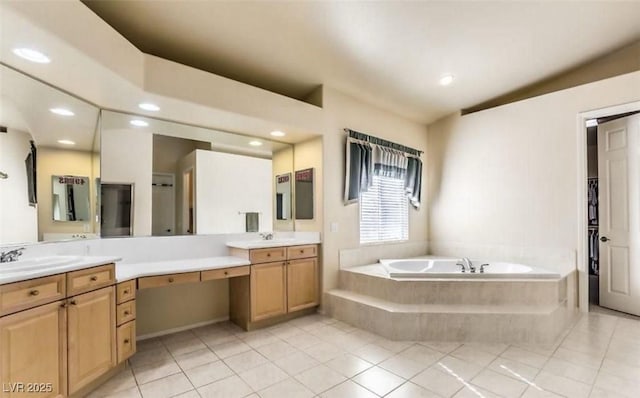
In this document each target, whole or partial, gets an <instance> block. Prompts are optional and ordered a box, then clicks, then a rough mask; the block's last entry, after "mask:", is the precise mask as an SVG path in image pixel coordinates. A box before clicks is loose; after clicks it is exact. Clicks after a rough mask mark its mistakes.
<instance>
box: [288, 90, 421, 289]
mask: <svg viewBox="0 0 640 398" xmlns="http://www.w3.org/2000/svg"><path fill="white" fill-rule="evenodd" d="M323 96H324V110H325V127H324V131H325V134H324V136H323V149H324V152H323V162H322V163H323V165H324V167H323V172H324V174H323V181H324V183H323V192H322V195H323V201H324V216H323V220H324V225H323V231H324V233H323V238H322V253H323V267H324V269H323V283H324V287H323V289H324V290H325V291H326V290H329V289H332V288H335V287H336V286H337V282H338V270H339V265H340V251H341V250H344V249H354V248H356V249H357V250H356V252H358V253H361V254H366V253H367V252H372V250H371V246H360V228H359V219H360V211H359V208H358V205H357V204H352V205H348V206H345V205H344V201H343V199H344V170H345V164H344V163H345V145H346V144H345V139H346V135H345V133H344V132H343V129H344V128H350V129H353V130H357V131H360V132H362V133H367V134H370V135H374V136H377V137H380V138H384V139H387V140H390V141H394V142H397V143H399V144H403V145H406V146H410V147H413V148H415V149H419V150H422V151H426V149H427V129H426V127H425V126H424V125H421V124H419V123H415V122H411V121H409V120H407V119H405V118H403V117H401V116H397V115H395V114H393V113H390V112H388V111H385V110H382V109H379V108H376V107H374V106H372V105H369V104H367V103H365V102H362V101H360V100H357V99H355V98H353V97H349V96H347V95H344V94H342V93H340V92H338V91H336V90H333V89H331V88H328V87H325V90H324V93H323ZM297 156H298V152H297V148H296V157H297ZM422 160H423V162H424V161H425V156H424V155H423V156H422ZM424 173H425V172H424V171H423V180H424V178H425V175H424ZM424 186H425V183H424V182H423V192H422V198H423V206H422V208H421V209H420V210H415V209H413V208H411V206H409V207H410V209H409V242H406V243H404V244H401V245H398V244H386V245H383V246H381V247H387V248H390V249H393V254H394V255H395V256H398V255H402V254H405V255H414V254H417V253H416V252H415V250H416V244H417V245H418V246H420V247H422V249H419V250H423V251H424V253H422V254H426V245H425V244H424V242H426V241H427V239H428V235H427V230H428V228H427V222H428V219H427V213H428V210H427V207H428V203H427V202H426V194H425V189H424ZM332 223H333V224H334V226H335V227H336V228H337V229H336V230H333V231H332V228H331V224H332ZM373 251H375V252H384V251H385V250H384V249H382V250H373ZM351 257H352V258H353V257H359V256H358V254H354V255H352V256H351ZM363 258H364V257H363ZM350 265H354V263H353V262H351V263H350Z"/></svg>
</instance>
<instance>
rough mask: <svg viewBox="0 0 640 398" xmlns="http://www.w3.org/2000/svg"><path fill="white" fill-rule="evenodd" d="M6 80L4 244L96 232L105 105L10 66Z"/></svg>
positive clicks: (0, 105)
mask: <svg viewBox="0 0 640 398" xmlns="http://www.w3.org/2000/svg"><path fill="white" fill-rule="evenodd" d="M0 81H1V82H2V84H0V110H1V111H0V126H1V127H2V128H1V129H0V173H1V174H0V175H3V176H5V175H6V178H2V179H0V203H2V206H0V244H3V245H4V244H12V243H21V244H22V243H28V242H38V241H44V240H47V241H51V240H53V241H58V240H68V239H78V238H91V237H97V236H98V235H99V230H100V229H99V225H98V223H97V218H96V203H97V200H96V195H94V194H91V189H93V188H92V187H91V185H93V184H90V183H89V181H93V180H95V179H96V178H99V176H100V139H99V135H98V134H99V129H98V121H99V114H100V112H99V109H98V108H97V107H95V106H93V105H92V104H90V103H88V102H86V101H83V100H82V99H80V98H77V97H74V96H72V95H69V94H67V93H65V92H63V91H60V90H58V89H57V88H55V87H52V86H50V85H48V84H46V83H43V82H41V81H39V80H36V79H33V78H31V77H30V76H28V75H26V74H23V73H21V72H19V71H17V70H15V69H12V68H10V67H8V66H5V65H0ZM56 176H81V178H82V179H83V181H86V183H85V184H84V185H82V184H61V183H59V179H58V178H56ZM85 179H87V180H85ZM76 188H77V189H76ZM65 190H67V191H66V192H64V191H65ZM56 195H58V196H56ZM56 198H57V199H56ZM63 221H74V222H63ZM16 225H19V226H20V228H16Z"/></svg>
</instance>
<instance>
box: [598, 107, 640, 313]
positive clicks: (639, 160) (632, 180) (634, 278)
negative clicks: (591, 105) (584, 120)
mask: <svg viewBox="0 0 640 398" xmlns="http://www.w3.org/2000/svg"><path fill="white" fill-rule="evenodd" d="M598 179H599V185H600V187H599V188H600V194H599V196H600V200H599V207H600V209H599V215H600V305H602V306H604V307H608V308H612V309H614V310H618V311H623V312H627V313H630V314H635V315H640V115H634V116H629V117H626V118H622V119H618V120H614V121H611V122H608V123H603V124H601V125H599V126H598Z"/></svg>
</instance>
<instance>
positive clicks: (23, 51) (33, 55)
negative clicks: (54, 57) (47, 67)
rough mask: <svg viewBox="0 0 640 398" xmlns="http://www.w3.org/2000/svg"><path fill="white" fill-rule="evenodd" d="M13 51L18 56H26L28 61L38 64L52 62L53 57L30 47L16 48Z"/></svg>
mask: <svg viewBox="0 0 640 398" xmlns="http://www.w3.org/2000/svg"><path fill="white" fill-rule="evenodd" d="M13 53H14V54H15V55H17V56H18V57H21V58H24V59H26V60H27V61H31V62H35V63H38V64H48V63H49V62H51V58H49V57H47V56H46V55H44V54H43V53H41V52H40V51H36V50H32V49H30V48H14V49H13Z"/></svg>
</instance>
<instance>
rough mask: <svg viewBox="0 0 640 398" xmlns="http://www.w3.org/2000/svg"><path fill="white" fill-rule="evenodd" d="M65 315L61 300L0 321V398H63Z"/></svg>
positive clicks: (65, 391)
mask: <svg viewBox="0 0 640 398" xmlns="http://www.w3.org/2000/svg"><path fill="white" fill-rule="evenodd" d="M66 313H67V311H66V309H65V308H64V300H61V301H56V302H53V303H50V304H46V305H41V306H39V307H35V308H32V309H29V310H25V311H21V312H18V313H15V314H13V315H8V316H4V317H2V318H0V380H2V384H3V386H2V389H0V397H2V398H10V397H11V398H13V397H41V398H45V397H46V398H50V397H51V398H53V397H56V398H57V397H64V396H66V395H67V388H66V387H67V384H66V380H67V377H66V375H67V362H66V358H67V352H66V351H67V334H66V329H67V318H66ZM19 383H23V384H22V385H20V384H19ZM30 383H33V384H30ZM21 387H22V388H24V390H23V391H22V392H18V391H17V390H18V389H20V388H21ZM12 389H15V390H16V391H15V392H12V391H11V390H12ZM34 389H36V390H37V391H41V392H36V391H34V392H29V390H32V391H33V390H34Z"/></svg>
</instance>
